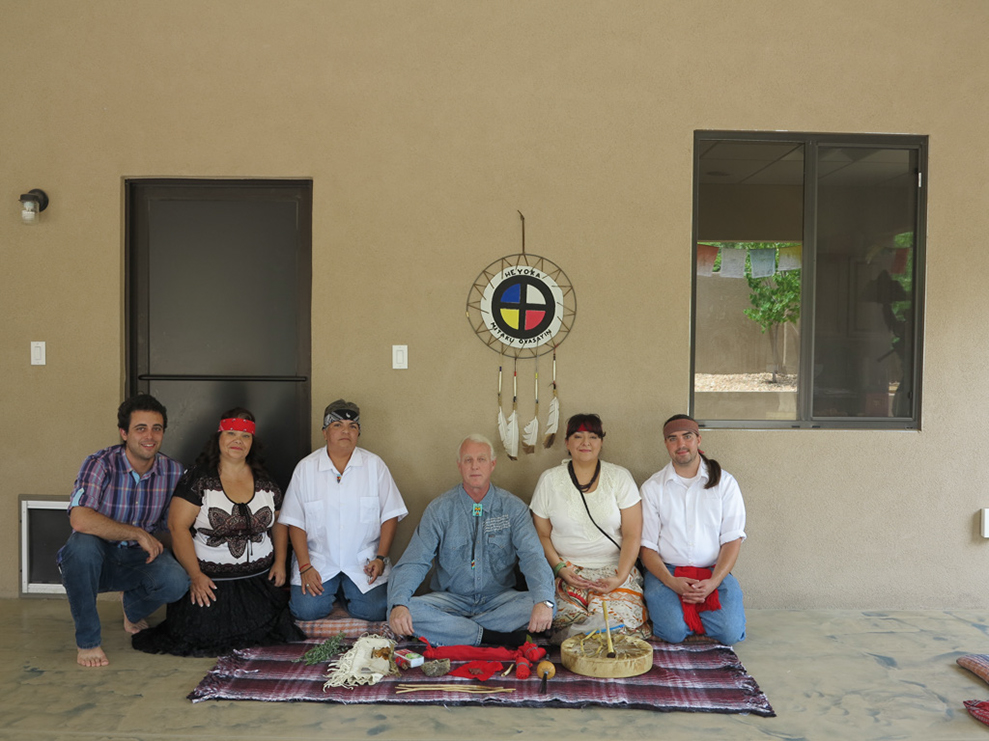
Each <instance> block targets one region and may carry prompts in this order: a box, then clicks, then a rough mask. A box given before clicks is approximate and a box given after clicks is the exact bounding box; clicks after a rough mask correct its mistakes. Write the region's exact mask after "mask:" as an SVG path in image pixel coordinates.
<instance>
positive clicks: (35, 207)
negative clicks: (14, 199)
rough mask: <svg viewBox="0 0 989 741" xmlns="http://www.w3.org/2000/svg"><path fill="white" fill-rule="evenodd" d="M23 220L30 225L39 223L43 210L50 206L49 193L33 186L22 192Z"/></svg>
mask: <svg viewBox="0 0 989 741" xmlns="http://www.w3.org/2000/svg"><path fill="white" fill-rule="evenodd" d="M20 201H21V221H22V222H24V223H25V224H27V225H29V226H33V225H34V224H37V223H38V221H39V220H40V219H41V212H42V211H44V210H45V209H46V208H48V194H47V193H45V191H43V190H40V189H38V188H32V189H31V190H29V191H28V192H27V193H22V194H21V198H20Z"/></svg>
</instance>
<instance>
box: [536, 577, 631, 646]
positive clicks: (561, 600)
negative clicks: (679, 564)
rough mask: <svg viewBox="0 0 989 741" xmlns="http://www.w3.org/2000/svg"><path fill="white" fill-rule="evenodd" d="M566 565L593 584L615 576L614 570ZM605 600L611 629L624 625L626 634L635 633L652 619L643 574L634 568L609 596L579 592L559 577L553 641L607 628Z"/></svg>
mask: <svg viewBox="0 0 989 741" xmlns="http://www.w3.org/2000/svg"><path fill="white" fill-rule="evenodd" d="M567 566H568V567H570V568H571V569H572V570H573V571H574V573H576V574H579V575H580V576H582V577H584V578H585V579H590V580H592V581H594V580H596V579H602V578H606V577H609V576H614V574H615V570H614V569H607V568H596V569H595V568H584V567H583V566H577V565H576V564H573V563H571V562H570V561H567ZM603 601H607V603H608V624H609V625H610V626H611V628H612V629H615V628H616V627H617V626H624V630H625V632H636V631H638V629H640V628H642V626H643V625H644V624H645V623H646V621H647V620H648V618H649V615H648V613H647V612H646V604H645V600H644V599H643V587H642V574H640V573H639V570H638V569H637V568H635V567H634V566H633V567H632V571H631V573H630V574H629V575H628V579H626V580H625V581H624V583H623V584H622V585H621V586H620V587H618V588H617V589H615V590H614V591H611V592H608V593H607V594H598V593H597V592H591V591H589V590H587V589H578V588H577V587H572V586H570V585H569V584H567V583H566V582H565V581H563V579H560V578H557V580H556V617H555V618H553V638H552V640H553V642H554V643H561V642H562V641H563V640H564V639H566V638H568V637H569V636H571V635H576V634H577V633H588V632H590V631H592V630H597V629H599V628H604V606H603V604H602V603H603Z"/></svg>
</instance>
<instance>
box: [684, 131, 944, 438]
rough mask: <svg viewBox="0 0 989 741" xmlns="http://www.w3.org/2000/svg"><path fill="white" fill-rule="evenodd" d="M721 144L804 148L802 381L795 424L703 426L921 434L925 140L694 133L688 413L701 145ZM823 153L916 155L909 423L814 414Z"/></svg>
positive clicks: (710, 424) (702, 422)
mask: <svg viewBox="0 0 989 741" xmlns="http://www.w3.org/2000/svg"><path fill="white" fill-rule="evenodd" d="M715 141H739V142H745V141H748V142H771V143H774V142H775V143H792V144H800V145H803V147H804V182H803V189H804V190H803V235H802V236H803V245H802V262H801V281H802V282H801V296H800V327H801V330H800V374H799V376H798V386H797V389H798V390H797V419H792V420H757V419H730V420H729V419H718V420H712V419H702V418H698V419H697V422H698V424H699V426H701V427H703V428H708V429H773V430H778V429H868V430H916V431H919V430H920V429H921V410H922V398H923V394H922V389H923V348H924V303H925V298H926V290H925V274H926V264H927V187H928V141H929V137H928V136H926V135H921V134H854V133H826V132H793V131H728V130H713V129H712V130H696V131H694V149H693V184H692V188H693V218H692V224H691V237H692V239H691V258H692V259H691V290H690V299H691V300H690V394H689V409H690V414H691V415H692V416H694V409H695V403H694V402H695V398H694V396H695V382H694V373H695V370H696V369H695V361H696V349H697V242H698V239H699V229H698V226H699V217H700V177H701V169H700V168H701V158H700V153H701V150H702V146H701V145H702V144H704V143H706V142H715ZM822 147H845V148H854V147H861V148H873V149H874V148H882V149H906V150H913V151H916V153H917V176H918V182H917V189H916V196H917V206H916V208H917V213H916V223H915V225H914V255H913V317H914V336H913V340H914V341H913V357H912V374H913V375H912V378H913V390H912V399H911V402H912V403H911V416H910V417H909V418H906V417H815V416H814V414H813V385H812V384H813V378H812V376H811V379H810V381H809V382H807V381H805V374H806V373H807V369H812V368H814V351H815V329H814V328H815V320H816V315H815V295H814V294H815V291H816V278H817V270H816V266H817V215H818V212H817V196H818V188H817V184H818V156H819V155H818V153H819V150H820V149H821V148H822Z"/></svg>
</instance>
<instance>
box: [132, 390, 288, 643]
mask: <svg viewBox="0 0 989 741" xmlns="http://www.w3.org/2000/svg"><path fill="white" fill-rule="evenodd" d="M254 432H255V423H254V415H253V414H251V413H250V412H249V411H248V410H246V409H243V408H241V407H237V408H235V409H231V410H230V411H228V412H225V413H224V414H223V415H222V417H221V419H220V425H219V429H218V430H217V431H216V432H215V433H213V435H212V436H211V437H210V439H209V441H208V442H207V443H206V445H205V446H204V447H203V450H202V452H201V453H200V454H199V458H197V459H196V464H195V466H193V467H192V469H190V470H188V471H186V472H185V474H184V475H183V476H182V479H181V480H180V481H179V484H178V486H177V487H176V488H175V493H174V494H173V495H172V503H171V508H170V509H169V513H168V529H169V531H170V532H171V534H172V549H173V551H174V553H175V557H176V558H177V559H178V561H179V563H180V564H182V566H183V567H184V568H185V570H186V572H188V574H189V580H190V586H189V593H188V594H187V595H186V596H185V597H183V598H182V599H180V600H178V601H177V602H173V603H172V604H170V605H169V606H168V614H167V618H166V620H165V621H164V622H163V623H161V624H160V625H158V626H156V627H155V628H152V629H149V630H144V631H141V632H140V633H138V634H136V635H135V636H134V639H133V644H134V648H136V649H139V650H141V651H146V652H148V653H169V654H175V655H177V656H218V655H220V654H223V653H228V652H230V651H231V650H233V649H235V648H246V647H248V646H262V645H273V644H278V643H288V642H289V641H294V640H302V639H304V638H305V636H304V635H303V634H302V632H301V631H300V630H299V629H298V628H297V627H296V626H295V623H294V622H293V621H292V617H291V615H290V613H289V611H288V598H289V595H288V592H286V591H285V590H283V589H280V587H281V586H282V585H283V584H284V583H285V560H286V556H287V551H288V531H287V528H286V527H285V526H284V525H277V524H275V523H276V521H277V518H278V509H279V507H281V503H282V492H281V489H279V488H278V485H277V484H275V483H274V482H273V481H272V480H271V478H270V477H269V476H268V474H267V472H266V471H265V470H264V467H263V466H262V464H261V455H260V453H261V445H260V441H259V440H258V439H257V438H256V437H255V436H254Z"/></svg>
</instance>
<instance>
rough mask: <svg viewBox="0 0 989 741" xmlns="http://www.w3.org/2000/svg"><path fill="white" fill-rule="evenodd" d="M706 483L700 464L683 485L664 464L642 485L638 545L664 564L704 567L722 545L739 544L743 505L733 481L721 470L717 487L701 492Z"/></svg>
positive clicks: (670, 466)
mask: <svg viewBox="0 0 989 741" xmlns="http://www.w3.org/2000/svg"><path fill="white" fill-rule="evenodd" d="M707 482H708V471H707V464H706V463H704V461H703V460H702V461H701V465H700V475H699V476H697V477H696V478H695V479H692V480H691V481H690V483H689V484H687V483H685V481H684V479H682V478H680V477H679V476H678V475H677V473H676V469H674V467H673V463H672V462H670V463H669V464H668V465H667V466H666V468H664V469H663V470H662V471H660V472H659V473H656V474H654V475H653V476H651V477H650V478H649V479H648V480H647V481H646V482H645V483H644V484H643V485H642V489H641V493H642V545H643V546H645V547H646V548H651V549H652V550H654V551H656V552H658V553H659V557H660V558H662V559H663V562H664V563H668V564H672V565H674V566H699V567H702V568H709V567H711V566H713V565H714V564H715V563H717V561H718V554H719V552H720V551H721V546H722V545H724V544H725V543H730V542H731V541H733V540H738V539H739V538H742V539H743V540H744V539H745V503H744V502H743V501H742V492H741V490H740V489H739V488H738V482H737V481H735V477H734V476H732V475H731V474H730V473H728V472H727V471H722V472H721V481H719V482H718V485H717V486H715V487H713V488H711V489H705V488H704V487H705V485H707Z"/></svg>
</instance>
